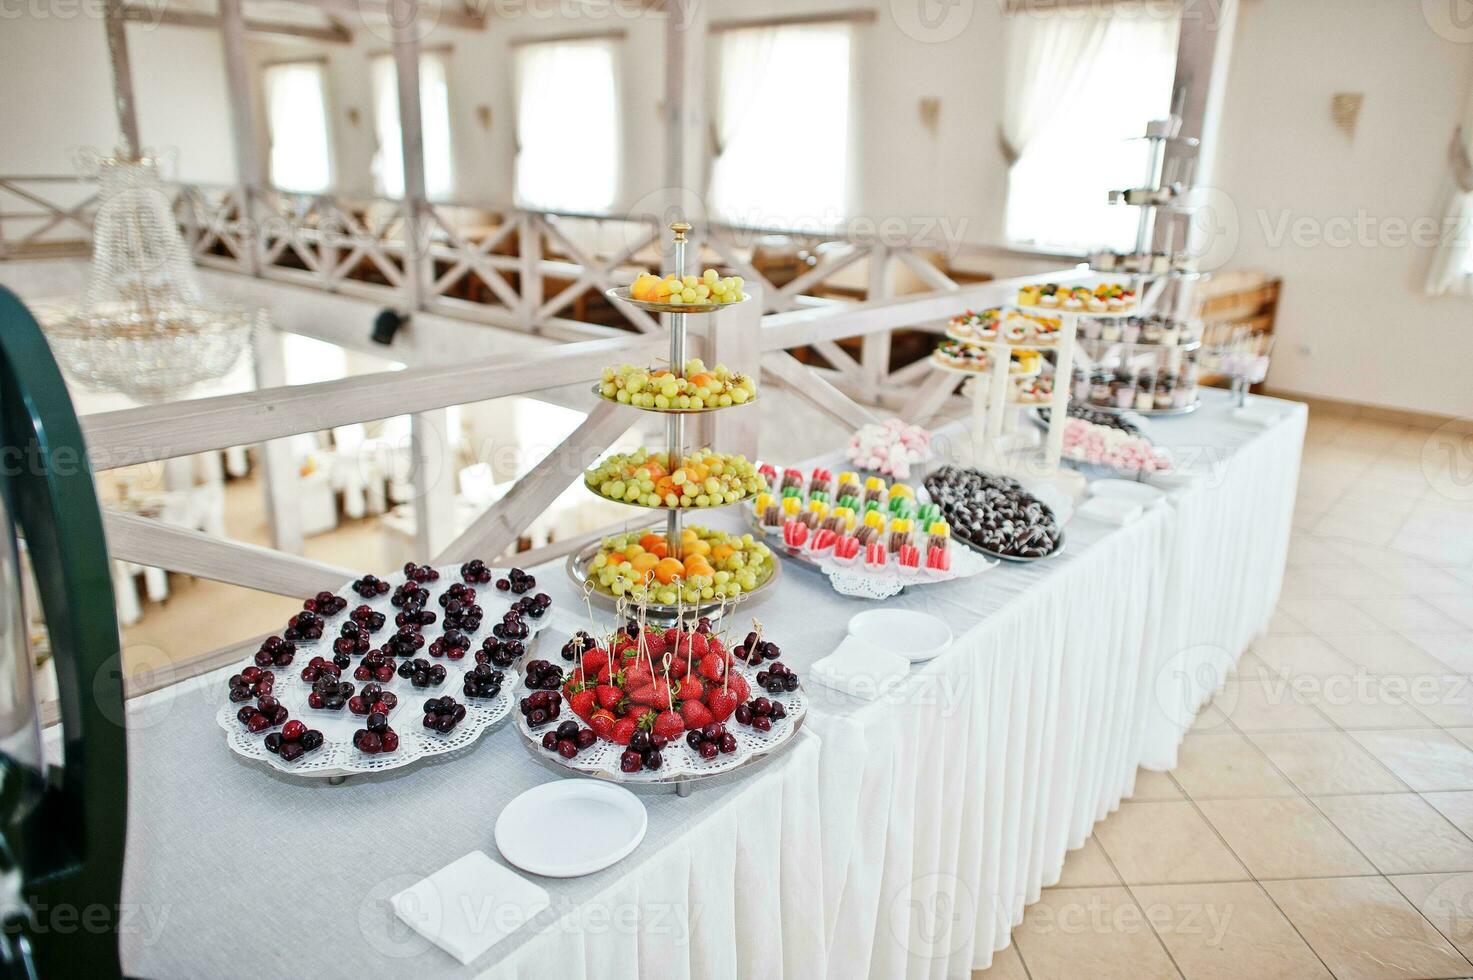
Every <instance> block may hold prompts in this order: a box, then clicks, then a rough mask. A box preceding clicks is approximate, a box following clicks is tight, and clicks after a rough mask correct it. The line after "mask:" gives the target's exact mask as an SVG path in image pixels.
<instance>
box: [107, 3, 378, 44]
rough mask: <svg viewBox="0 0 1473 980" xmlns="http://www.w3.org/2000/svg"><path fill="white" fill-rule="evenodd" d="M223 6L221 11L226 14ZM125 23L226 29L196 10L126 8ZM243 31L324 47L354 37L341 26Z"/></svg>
mask: <svg viewBox="0 0 1473 980" xmlns="http://www.w3.org/2000/svg"><path fill="white" fill-rule="evenodd" d="M224 9H225V8H224V6H223V5H222V6H221V11H222V12H223V11H224ZM122 16H123V20H125V21H128V22H130V23H134V24H147V25H149V26H150V27H153V26H156V25H159V24H167V25H169V26H170V27H199V28H205V29H208V30H219V29H223V28H224V23H223V22H222V20H221V18H220V17H216V16H215V15H214V14H206V13H201V12H199V11H195V10H154V9H152V8H150V7H141V6H136V5H132V4H130V5H128V6H125V7H123V13H122ZM243 23H244V29H245V31H246V33H248V34H258V35H261V36H265V37H292V38H298V39H302V40H308V41H321V42H323V43H324V44H351V43H352V41H353V33H352V32H351V31H349V30H348V29H347V28H345V27H343V26H342V25H341V24H329V25H328V26H326V27H313V26H312V25H311V24H288V23H284V22H281V21H265V20H247V21H244V22H243Z"/></svg>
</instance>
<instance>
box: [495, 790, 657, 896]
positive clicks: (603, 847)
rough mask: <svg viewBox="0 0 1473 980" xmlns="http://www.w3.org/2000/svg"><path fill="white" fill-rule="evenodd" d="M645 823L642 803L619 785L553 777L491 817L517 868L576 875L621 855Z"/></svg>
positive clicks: (551, 874) (500, 843) (630, 847)
mask: <svg viewBox="0 0 1473 980" xmlns="http://www.w3.org/2000/svg"><path fill="white" fill-rule="evenodd" d="M648 827H649V814H648V813H646V812H645V808H644V804H643V803H641V802H639V797H637V796H635V795H634V794H633V793H631V792H629V790H627V789H625V788H624V787H622V786H615V785H614V784H613V783H605V782H601V781H599V780H597V779H559V780H554V781H553V782H550V783H543V784H542V785H541V786H534V787H532V788H531V789H529V790H527V791H526V792H525V793H523V794H522V795H521V796H518V797H517V798H516V799H514V800H512V801H511V802H510V803H508V804H507V805H506V809H504V810H502V811H501V816H499V817H497V818H496V847H497V849H498V850H500V851H501V856H502V857H504V858H506V859H507V861H509V862H511V863H512V864H513V865H515V866H516V867H518V868H521V869H522V870H523V871H529V872H531V873H532V874H534V875H543V876H545V877H548V878H576V877H578V876H579V875H589V874H593V873H594V872H595V871H602V870H603V869H604V868H607V867H608V866H609V865H611V864H613V863H615V862H616V861H620V860H622V859H623V858H625V857H627V856H628V855H629V854H630V852H632V851H633V850H634V849H635V848H636V847H638V846H639V842H640V841H642V840H644V833H645V830H646V829H647V828H648Z"/></svg>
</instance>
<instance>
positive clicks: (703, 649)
mask: <svg viewBox="0 0 1473 980" xmlns="http://www.w3.org/2000/svg"><path fill="white" fill-rule="evenodd" d="M680 652H681V653H683V654H686V655H687V656H689V657H690V658H691V659H693V660H695V661H696V662H697V663H699V662H700V660H701V658H703V657H704V656H706V654H707V653H708V652H710V648H709V647H708V646H707V644H706V637H705V634H703V633H687V634H685V639H684V640H683V641H682V642H681V644H680Z"/></svg>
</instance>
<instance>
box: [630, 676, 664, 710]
mask: <svg viewBox="0 0 1473 980" xmlns="http://www.w3.org/2000/svg"><path fill="white" fill-rule="evenodd" d="M629 700H630V701H632V702H634V703H635V704H643V705H649V706H650V707H652V708H664V707H668V706H669V704H670V685H669V684H667V683H666V682H665V681H663V680H657V681H654V682H653V683H650V684H642V685H640V686H639V687H634V688H630V690H629Z"/></svg>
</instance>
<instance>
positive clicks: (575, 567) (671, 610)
mask: <svg viewBox="0 0 1473 980" xmlns="http://www.w3.org/2000/svg"><path fill="white" fill-rule="evenodd" d="M670 230H671V232H672V233H673V234H674V237H673V239H672V245H673V252H674V269H675V273H676V275H678V276H679V275H684V273H685V251H686V245H687V244H689V239H688V238H687V237H686V236H687V235H688V233H689V232H690V230H691V226H690V225H689V224H687V223H686V222H684V221H676V222H673V223H672V224H671V225H670ZM605 295H607V296H608V297H609V299H611V300H614V301H615V302H619V303H627V304H629V305H630V306H634V307H636V308H638V309H641V310H644V311H645V312H647V313H657V314H668V315H669V317H670V370H671V371H672V372H675V373H676V374H677V375H678V376H683V374H684V370H685V364H686V338H687V329H688V323H687V318H688V317H690V316H692V315H709V314H712V313H719V312H721V311H722V310H726V309H730V308H731V307H733V306H737V305H739V304H741V303H745V302H746V301H747V300H748V299H749V298H750V297H748V296H747V295H745V294H743V295H742V296H741V298H739V299H737V300H735V301H732V302H727V303H704V304H690V303H684V302H678V301H674V297H672V298H671V301H651V300H644V299H635V298H634V297H633V296H632V295H631V290H630V288H629V287H627V286H625V287H618V288H615V289H610V290H608V291H607V292H606V294H605ZM594 393H595V394H598V388H597V386H595V388H594ZM756 400H757V399H756V398H755V397H753V398H751V399H749V400H748V401H746V402H743V403H740V404H732V405H729V406H724V407H717V406H709V407H706V408H702V409H699V410H691V409H680V408H674V407H671V408H657V407H645V406H631V407H636V408H639V410H640V411H647V412H655V413H657V414H660V415H664V416H665V417H666V423H665V450H666V453H667V456H668V459H669V461H670V463H671V466H672V468H673V467H674V466H675V463H676V461H677V460H679V459H681V458H683V457H684V456H685V450H686V445H685V440H686V432H685V422H686V418H687V416H691V415H702V414H705V413H707V412H715V411H726V410H728V409H735V408H741V407H744V406H746V405H751V404H752V403H753V402H755V401H756ZM586 485H587V484H585V486H586ZM750 496H751V495H750V494H748V495H746V496H743V497H741V498H739V499H737V500H734V501H727V502H724V503H719V504H718V503H713V504H712V506H711V507H706V508H701V509H702V510H714V509H716V508H717V507H726V506H732V505H735V504H742V503H745V502H746V501H747V500H748V499H749V498H750ZM630 506H637V507H641V508H643V509H646V510H663V511H664V512H665V542H666V547H667V549H668V554H669V556H670V557H672V558H676V559H679V558H681V557H682V556H681V550H682V545H683V542H682V536H681V535H682V530H683V527H684V512H685V510H686V509H687V508H683V507H678V506H677V507H666V506H659V507H646V506H645V505H644V504H634V503H631V504H630ZM599 547H600V544H599V542H597V541H595V542H593V543H591V544H590V545H588V546H587V547H585V548H583V549H582V550H580V551H578V552H575V553H574V554H572V555H570V556H569V558H568V566H567V567H568V575H569V577H571V578H572V579H573V581H574V582H575V583H577V584H578V586H579V587H580V588H582V589H584V590H585V591H586V592H588V593H589V594H590V595H592V596H594V597H597V598H598V599H599V601H600V602H601V603H602V604H604V605H610V604H613V603H614V602H615V600H614V599H613V598H612V597H609V596H607V595H604V594H603V593H602V592H599V591H597V590H595V589H592V588H591V586H590V584H589V582H590V577H591V565H592V561H593V558H594V556H596V555H597V554H598V551H599ZM781 573H782V563H781V562H779V561H777V560H776V558H775V557H774V559H773V570H772V574H771V575H769V576H768V577H767V579H765V580H764V581H763V582H761V583H760V584H759V585H758V586H757V587H756V588H755V589H752V590H750V591H749V592H748V593H746V594H745V596H744V597H743V598H744V599H751V598H756V597H758V596H759V595H762V594H765V593H768V592H769V591H770V590H771V589H772V587H773V586H774V585H775V584H776V582H777V580H778V578H779V577H780V576H781ZM727 604H728V603H726V602H725V601H723V600H715V599H713V600H708V601H703V602H699V603H696V604H694V605H690V604H682V605H680V606H676V605H665V604H660V603H653V602H651V603H648V604H647V612H648V615H649V617H650V620H651V621H652V622H661V623H669V622H673V621H674V620H675V619H676V618H677V616H678V615H679V612H680V611H681V610H684V611H686V612H689V613H691V614H693V615H705V614H708V613H712V612H715V611H716V610H718V609H720V608H722V607H723V606H724V605H727Z"/></svg>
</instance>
